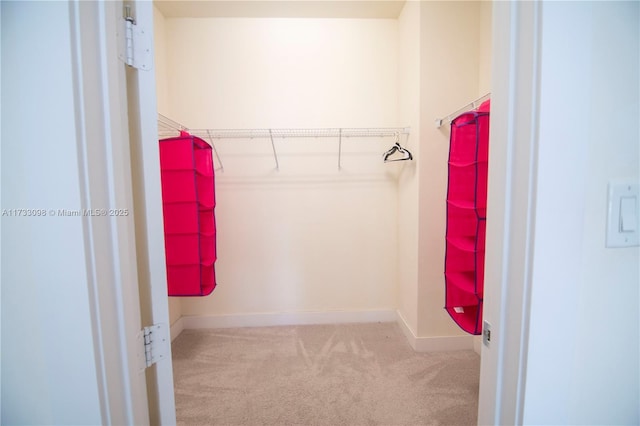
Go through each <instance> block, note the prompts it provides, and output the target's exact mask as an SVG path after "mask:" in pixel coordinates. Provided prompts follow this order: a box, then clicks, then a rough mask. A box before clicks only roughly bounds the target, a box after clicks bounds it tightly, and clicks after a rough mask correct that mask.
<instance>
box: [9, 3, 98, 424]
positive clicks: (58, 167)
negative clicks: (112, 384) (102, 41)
mask: <svg viewBox="0 0 640 426" xmlns="http://www.w3.org/2000/svg"><path fill="white" fill-rule="evenodd" d="M1 8H2V37H1V39H2V124H3V126H2V209H3V211H4V209H46V210H47V211H48V210H49V209H77V208H80V207H81V196H80V183H79V182H80V176H79V174H78V145H77V144H78V142H77V140H76V127H75V126H76V122H75V117H76V115H75V114H76V110H75V108H76V105H75V104H74V86H73V76H74V74H73V70H72V57H71V47H72V44H71V36H70V25H71V18H70V7H69V5H68V4H67V3H66V2H51V3H44V2H33V3H29V2H27V3H25V2H2V4H1ZM25 28H31V29H35V30H31V31H25ZM43 70H46V72H43ZM61 189H62V190H61ZM84 244H85V241H84V231H83V224H82V220H81V218H78V217H55V216H51V215H50V214H49V215H47V216H46V217H16V216H4V215H3V217H2V423H3V424H100V423H101V422H102V417H101V412H100V402H99V395H98V382H97V380H98V379H97V373H96V354H95V353H94V349H93V337H92V329H91V326H92V317H91V314H90V311H89V303H88V302H89V294H88V282H87V280H88V277H87V269H86V261H87V259H86V258H85V251H84Z"/></svg>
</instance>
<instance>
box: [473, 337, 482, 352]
mask: <svg viewBox="0 0 640 426" xmlns="http://www.w3.org/2000/svg"><path fill="white" fill-rule="evenodd" d="M473 350H474V351H475V352H476V353H477V354H478V355H482V336H473Z"/></svg>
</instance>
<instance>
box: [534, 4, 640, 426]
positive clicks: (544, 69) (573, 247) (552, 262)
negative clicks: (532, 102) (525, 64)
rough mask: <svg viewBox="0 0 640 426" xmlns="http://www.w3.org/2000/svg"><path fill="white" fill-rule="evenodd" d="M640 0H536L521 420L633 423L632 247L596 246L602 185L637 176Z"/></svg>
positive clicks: (637, 384) (637, 332) (635, 255)
mask: <svg viewBox="0 0 640 426" xmlns="http://www.w3.org/2000/svg"><path fill="white" fill-rule="evenodd" d="M639 31H640V5H639V4H638V3H637V2H624V3H623V2H593V3H592V2H580V3H553V2H548V3H544V4H543V8H542V45H541V68H540V118H539V123H540V124H539V137H538V165H537V176H538V179H537V189H536V207H535V217H536V225H535V234H534V253H533V258H534V264H533V270H532V286H531V291H532V292H531V308H530V309H531V317H530V329H529V343H528V354H527V355H528V356H527V373H526V390H525V403H524V423H526V424H559V423H565V424H638V422H639V421H640V413H639V411H638V407H639V406H640V404H639V402H640V378H639V373H640V371H639V361H638V360H639V359H640V354H639V352H638V351H639V346H640V341H639V339H640V329H639V320H640V318H639V315H638V296H639V292H638V283H639V282H640V274H639V270H638V265H639V263H640V262H639V261H640V258H639V252H638V248H637V247H635V248H624V249H612V248H605V246H604V242H605V229H606V216H607V184H608V182H609V180H611V179H618V178H626V179H631V180H633V181H636V182H638V181H639V180H640V173H639V170H640V164H639V162H640V150H639V146H640V143H639V135H640V123H639V118H638V117H640V109H639V103H640V86H639V82H640V68H639V60H640V52H639V49H640V44H639V40H640V38H639V37H638V36H639V34H640V33H639Z"/></svg>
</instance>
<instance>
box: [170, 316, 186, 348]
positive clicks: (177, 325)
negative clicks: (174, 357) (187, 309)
mask: <svg viewBox="0 0 640 426" xmlns="http://www.w3.org/2000/svg"><path fill="white" fill-rule="evenodd" d="M183 330H184V317H180V318H178V320H177V321H176V322H174V323H173V324H171V341H172V342H173V341H174V340H176V337H178V336H179V335H180V333H182V331H183Z"/></svg>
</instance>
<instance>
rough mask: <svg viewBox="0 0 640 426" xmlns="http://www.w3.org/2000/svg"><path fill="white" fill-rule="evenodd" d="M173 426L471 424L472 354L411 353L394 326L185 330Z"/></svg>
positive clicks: (475, 361)
mask: <svg viewBox="0 0 640 426" xmlns="http://www.w3.org/2000/svg"><path fill="white" fill-rule="evenodd" d="M173 365H174V380H175V394H176V411H177V418H178V424H179V425H332V426H336V425H475V424H476V418H477V407H478V379H479V370H480V357H479V356H478V355H477V354H476V353H475V352H473V351H458V352H432V353H416V352H414V351H413V350H412V349H411V347H410V346H409V344H408V343H407V341H406V339H405V337H404V336H403V335H402V332H401V330H400V328H399V327H398V325H397V324H395V323H376V324H343V325H307V326H287V327H260V328H236V329H216V330H185V331H184V332H183V333H182V334H180V336H178V338H177V339H176V340H175V341H174V342H173Z"/></svg>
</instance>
